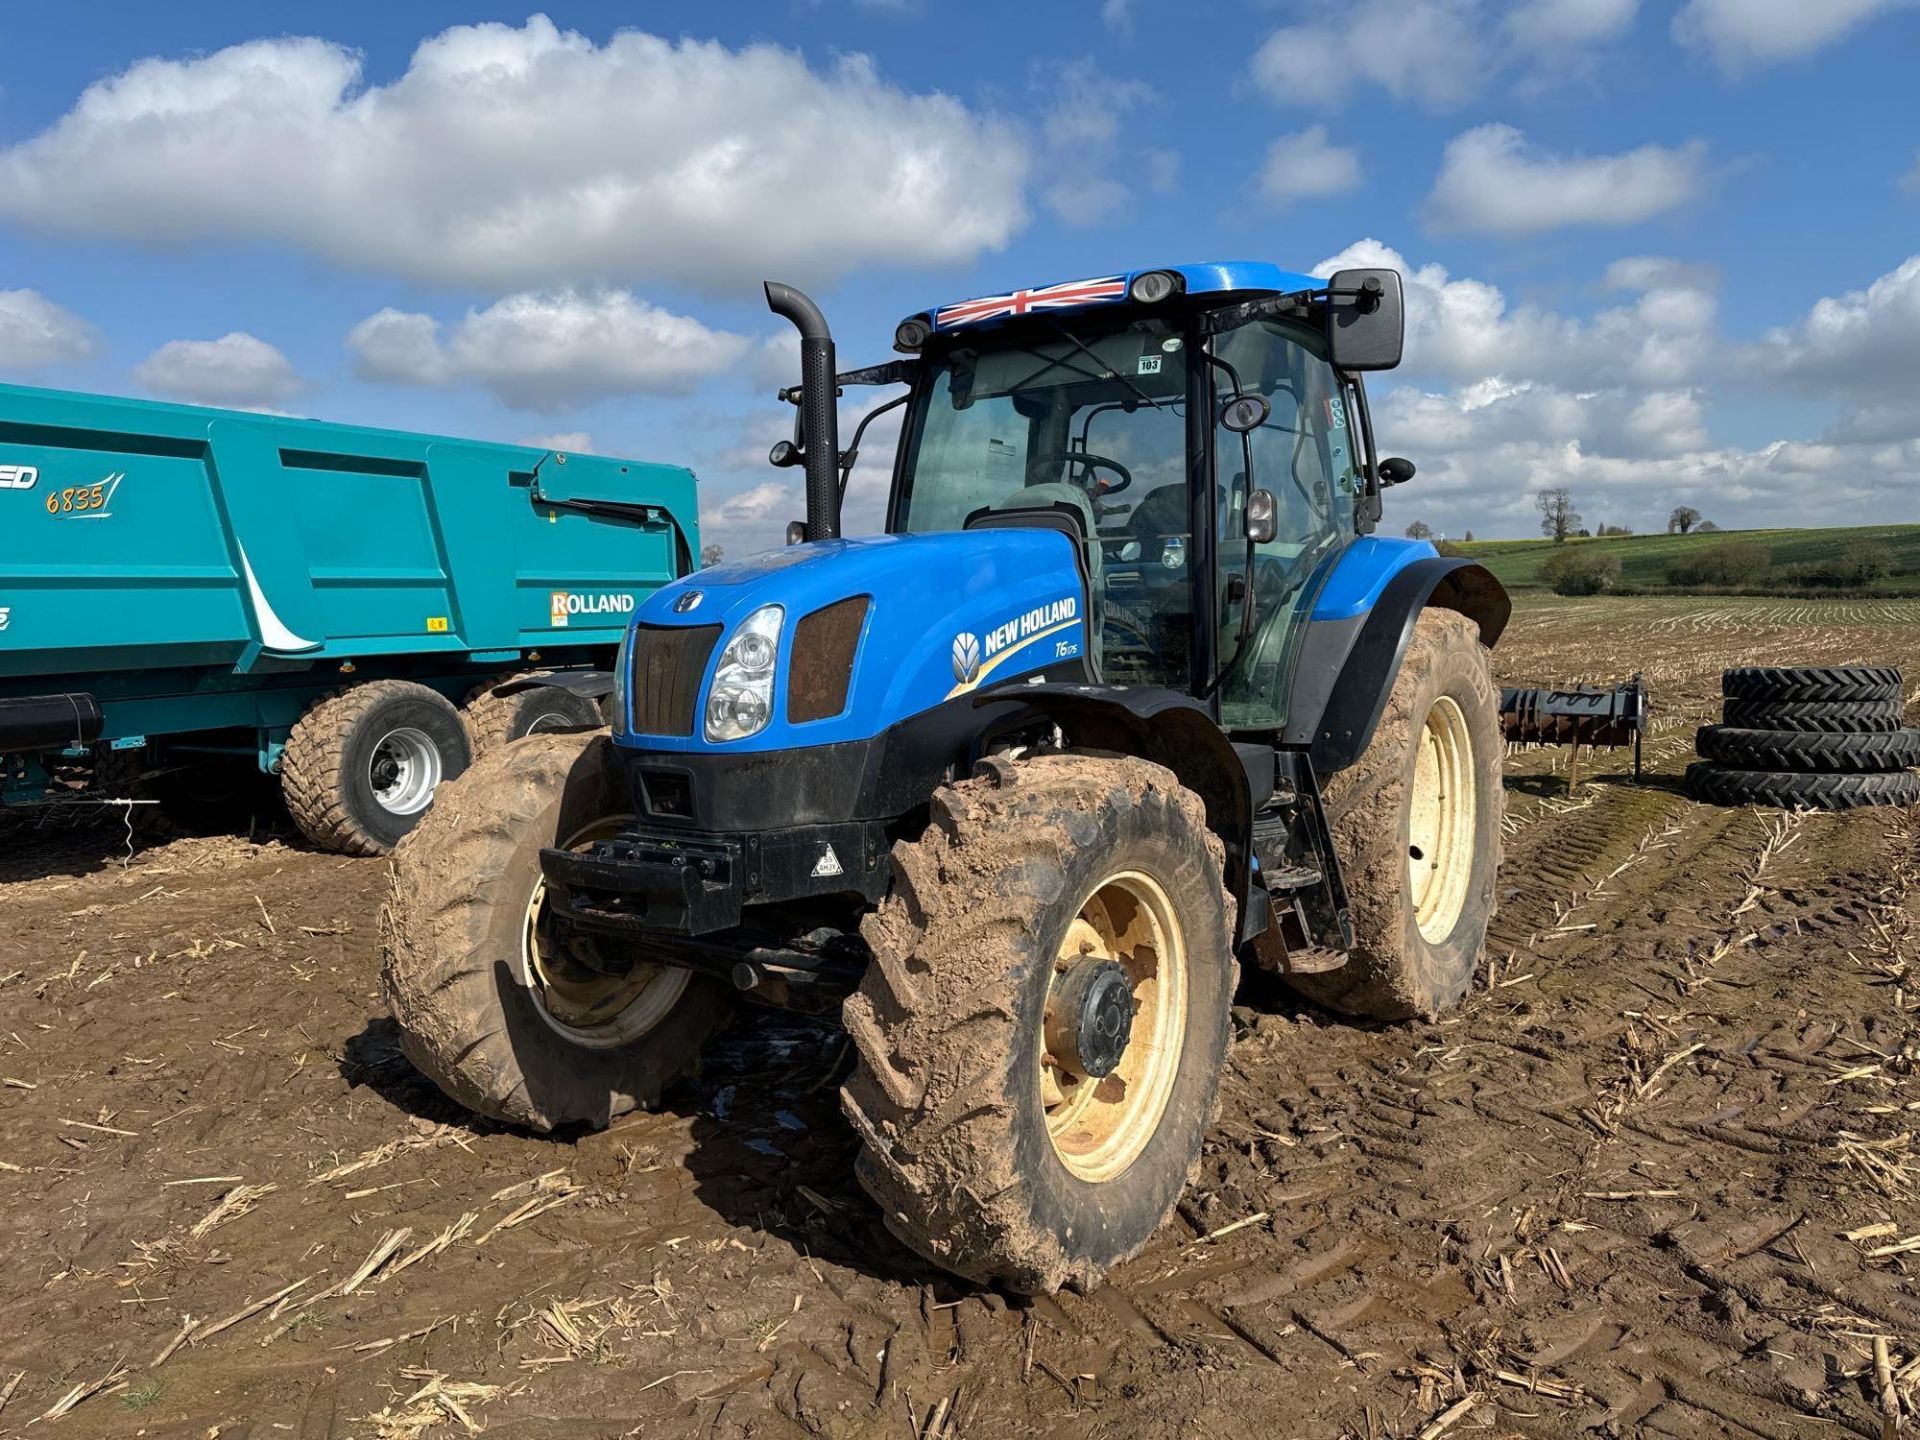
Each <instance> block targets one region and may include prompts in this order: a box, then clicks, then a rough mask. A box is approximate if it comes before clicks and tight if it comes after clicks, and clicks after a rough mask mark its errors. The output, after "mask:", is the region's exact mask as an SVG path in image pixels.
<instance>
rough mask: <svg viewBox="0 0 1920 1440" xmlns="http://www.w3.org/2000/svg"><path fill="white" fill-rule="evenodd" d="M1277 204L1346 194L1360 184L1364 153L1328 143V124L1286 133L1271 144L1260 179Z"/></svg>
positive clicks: (1262, 189)
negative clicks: (1362, 155) (1306, 198)
mask: <svg viewBox="0 0 1920 1440" xmlns="http://www.w3.org/2000/svg"><path fill="white" fill-rule="evenodd" d="M1257 183H1258V185H1259V189H1260V193H1261V194H1262V195H1263V196H1265V197H1266V198H1267V200H1268V201H1269V202H1271V203H1272V204H1274V205H1287V204H1289V203H1291V202H1292V201H1294V200H1297V199H1301V198H1303V197H1309V196H1315V195H1344V194H1346V193H1347V192H1348V191H1350V190H1357V189H1358V188H1359V186H1360V152H1359V151H1358V150H1354V149H1352V148H1350V147H1348V146H1344V145H1330V144H1328V143H1327V127H1326V126H1324V125H1315V126H1312V127H1310V128H1309V129H1306V130H1301V131H1298V132H1296V133H1295V134H1292V135H1282V136H1281V137H1280V138H1279V139H1277V140H1275V141H1274V142H1273V143H1272V144H1271V145H1269V146H1268V147H1267V158H1266V160H1265V161H1264V162H1263V163H1262V165H1261V167H1260V175H1259V179H1258V181H1257Z"/></svg>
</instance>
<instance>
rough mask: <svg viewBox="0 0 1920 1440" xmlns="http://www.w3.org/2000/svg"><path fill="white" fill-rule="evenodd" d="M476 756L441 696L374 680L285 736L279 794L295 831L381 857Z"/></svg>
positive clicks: (327, 700) (323, 703)
mask: <svg viewBox="0 0 1920 1440" xmlns="http://www.w3.org/2000/svg"><path fill="white" fill-rule="evenodd" d="M472 759H473V746H472V743H471V742H470V741H469V740H468V739H467V727H466V724H465V722H463V721H462V720H461V719H460V712H459V711H458V710H456V709H454V708H453V703H452V702H451V701H450V700H448V699H447V698H446V697H445V696H444V695H442V694H440V693H439V692H438V691H437V690H429V689H428V688H427V687H426V686H425V685H418V684H415V683H414V682H413V681H411V680H370V681H368V682H367V683H366V684H364V685H355V686H353V687H351V688H350V689H346V690H338V691H335V692H334V693H333V694H331V695H327V696H324V697H323V698H321V699H319V700H316V701H315V702H314V703H313V704H312V705H311V706H309V707H308V709H307V713H306V714H304V715H302V716H301V717H300V721H299V723H298V724H296V725H295V726H294V727H293V733H292V734H291V735H289V736H288V737H287V746H286V749H285V751H284V752H283V753H282V755H281V760H280V789H281V793H282V794H283V795H284V796H285V797H286V801H287V809H288V810H289V811H290V812H291V813H292V815H293V822H294V824H296V825H298V826H299V827H300V832H301V834H303V835H305V836H306V837H307V839H309V840H311V841H312V842H313V843H314V844H315V845H318V846H319V847H320V848H321V849H323V850H337V851H339V852H340V853H341V854H343V855H384V854H386V853H387V852H388V851H390V850H391V849H393V847H394V846H395V845H396V844H398V843H399V841H400V837H401V836H403V835H405V834H406V833H407V832H408V831H409V830H411V829H413V827H414V826H415V825H417V824H419V823H420V817H421V816H422V815H424V814H425V813H426V811H427V807H428V806H430V805H431V804H432V803H433V796H434V791H435V789H436V788H437V787H438V786H439V785H440V784H441V783H443V782H444V781H447V780H451V779H453V778H455V777H456V776H458V775H459V774H460V773H461V772H462V771H464V770H465V769H466V768H467V766H468V764H469V763H470V762H471V761H472Z"/></svg>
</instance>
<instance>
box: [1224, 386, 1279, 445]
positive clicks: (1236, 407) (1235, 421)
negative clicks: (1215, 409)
mask: <svg viewBox="0 0 1920 1440" xmlns="http://www.w3.org/2000/svg"><path fill="white" fill-rule="evenodd" d="M1272 413H1273V407H1272V406H1271V405H1269V404H1267V401H1266V397H1265V396H1261V395H1236V396H1234V397H1233V399H1231V400H1229V401H1227V403H1226V404H1225V405H1222V406H1221V407H1220V423H1221V425H1222V426H1224V427H1225V428H1226V429H1228V430H1231V431H1233V433H1234V434H1236V435H1244V434H1246V433H1247V432H1248V431H1249V430H1258V429H1259V428H1260V427H1261V426H1262V425H1264V424H1266V423H1267V417H1268V416H1269V415H1271V414H1272Z"/></svg>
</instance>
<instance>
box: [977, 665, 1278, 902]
mask: <svg viewBox="0 0 1920 1440" xmlns="http://www.w3.org/2000/svg"><path fill="white" fill-rule="evenodd" d="M1007 700H1018V701H1020V702H1021V703H1022V704H1024V705H1026V706H1027V707H1028V710H1027V711H1026V712H1024V713H1026V714H1033V715H1040V716H1045V717H1046V718H1047V719H1049V720H1052V721H1053V722H1054V724H1056V725H1058V726H1059V727H1060V730H1061V733H1062V734H1064V735H1065V736H1066V738H1067V742H1068V744H1069V745H1070V746H1071V747H1072V748H1074V749H1076V750H1110V751H1113V752H1115V753H1118V754H1124V755H1137V756H1138V757H1139V758H1140V759H1142V760H1151V761H1152V762H1153V763H1154V764H1156V765H1164V766H1166V768H1167V769H1169V770H1171V771H1172V772H1173V773H1174V775H1175V777H1176V778H1178V779H1179V781H1180V783H1181V784H1182V785H1184V786H1185V787H1186V788H1187V789H1189V790H1191V791H1193V793H1194V794H1196V795H1198V796H1199V797H1200V800H1201V802H1202V803H1203V804H1204V805H1205V806H1206V808H1207V828H1209V829H1210V830H1212V831H1213V833H1214V834H1216V835H1218V836H1219V837H1220V841H1221V843H1222V844H1223V845H1224V846H1225V847H1226V852H1227V868H1226V874H1225V875H1224V876H1223V877H1222V878H1223V879H1224V881H1225V882H1226V886H1227V891H1228V893H1229V894H1231V895H1232V896H1233V900H1234V905H1235V906H1236V907H1237V909H1236V914H1237V915H1239V916H1240V917H1241V919H1240V924H1241V925H1242V927H1243V928H1244V926H1245V923H1246V918H1245V917H1246V914H1247V887H1248V884H1249V876H1250V874H1251V868H1252V867H1251V865H1250V863H1249V858H1250V854H1251V852H1250V850H1249V848H1248V847H1249V844H1250V842H1251V839H1252V835H1253V789H1252V786H1251V784H1250V782H1249V779H1248V771H1247V768H1246V765H1245V764H1243V763H1242V761H1241V758H1240V755H1239V752H1238V751H1236V750H1235V749H1234V746H1233V742H1232V741H1230V740H1229V739H1228V738H1227V736H1226V732H1224V731H1223V730H1221V728H1220V727H1219V725H1218V724H1216V723H1215V722H1214V719H1213V716H1211V715H1210V714H1208V713H1207V710H1206V707H1205V706H1203V705H1202V704H1201V703H1200V702H1199V701H1197V700H1195V699H1193V698H1192V697H1191V696H1187V695H1182V694H1180V693H1178V692H1177V691H1173V690H1162V689H1156V688H1153V687H1150V686H1149V687H1138V686H1126V687H1119V686H1101V685H1020V686H1005V687H1002V688H999V689H995V690H989V691H986V692H983V693H982V694H981V695H980V696H979V697H978V698H977V699H976V701H975V702H974V703H975V704H978V705H989V704H994V703H997V702H1003V701H1007ZM1019 725H1020V719H1019V717H1010V718H1009V719H1008V720H1006V721H1003V722H1001V725H1000V726H999V728H1001V729H1006V730H1011V729H1017V728H1019ZM1255 748H1256V749H1261V750H1264V751H1265V754H1266V757H1267V763H1268V766H1269V771H1270V768H1271V764H1272V750H1271V748H1270V747H1255ZM1267 788H1268V790H1269V791H1271V790H1272V788H1273V787H1272V783H1271V779H1270V778H1269V783H1268V785H1267ZM1262 798H1263V799H1264V798H1265V797H1264V796H1263V797H1262Z"/></svg>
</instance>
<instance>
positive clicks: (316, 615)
mask: <svg viewBox="0 0 1920 1440" xmlns="http://www.w3.org/2000/svg"><path fill="white" fill-rule="evenodd" d="M694 484H695V482H694V477H693V475H692V473H691V472H690V471H688V470H686V469H684V468H681V467H679V466H672V465H659V464H649V463H644V462H640V461H634V460H617V459H609V458H604V457H600V456H590V455H575V454H563V453H559V452H555V451H549V450H542V449H538V448H532V447H527V446H519V445H498V444H483V443H478V442H474V441H466V440H456V439H449V438H443V437H438V436H430V435H416V434H409V433H403V432H398V431H390V430H378V429H368V428H362V427H358V426H348V425H335V424H327V423H322V422H319V421H314V420H305V419H290V418H280V417H274V416H267V415H257V414H248V413H242V412H233V411H224V410H213V409H204V408H199V407H193V406H183V405H171V404H162V403H156V402H151V401H143V400H131V399H118V398H109V397H102V396H94V395H82V394H72V393H66V392H60V391H52V390H42V389H35V388H29V387H24V386H12V385H0V755H5V756H7V759H6V762H5V763H6V769H5V781H6V783H5V790H4V792H3V795H4V800H5V801H6V802H7V803H21V802H23V801H30V800H34V799H38V798H41V797H42V795H43V793H44V792H45V789H46V782H47V776H48V772H49V770H50V768H52V765H53V763H54V762H56V761H57V760H58V759H59V758H61V757H65V758H73V757H76V756H80V755H83V754H86V753H89V752H91V751H92V749H93V747H96V746H104V747H106V748H108V749H110V750H114V751H133V750H148V749H150V751H151V754H152V757H153V758H154V759H155V760H157V761H164V760H165V759H166V758H167V756H168V755H182V754H188V753H210V752H212V751H218V752H220V753H226V754H233V753H236V752H245V753H246V754H248V755H250V756H251V758H252V760H253V762H254V764H255V765H256V766H257V767H258V768H259V769H260V770H262V771H267V772H272V771H274V770H275V769H276V768H277V767H278V766H279V764H280V759H281V749H282V747H283V746H284V745H285V743H286V741H287V739H288V737H289V734H290V733H291V731H292V729H293V727H294V726H295V725H296V724H297V723H298V722H299V721H300V720H301V718H302V716H303V715H305V714H306V713H307V712H308V711H309V709H310V708H311V707H312V706H313V705H314V703H315V701H316V700H318V699H319V698H320V697H321V696H323V695H325V694H327V693H329V692H332V691H335V690H338V689H339V688H340V687H342V686H346V685H352V684H356V683H364V682H368V681H372V680H378V679H389V680H404V681H409V682H414V683H418V684H421V685H424V686H426V687H428V688H429V689H431V690H433V691H435V692H437V693H438V694H440V695H442V696H444V697H445V698H447V699H448V700H449V701H452V702H454V703H455V704H458V703H460V702H461V701H462V700H464V699H465V698H466V697H467V696H468V695H469V694H470V693H471V692H472V691H473V690H474V687H475V686H476V685H478V684H480V683H481V682H482V681H484V680H486V679H488V678H490V677H494V676H500V675H505V674H513V673H517V672H525V671H528V670H534V669H575V668H598V669H601V670H605V669H608V668H609V667H610V665H611V662H612V658H613V655H614V651H615V649H616V647H617V646H618V644H619V641H620V637H621V635H622V633H623V632H624V630H625V627H626V622H627V620H628V618H629V617H630V616H631V615H632V613H633V612H634V610H635V609H636V607H637V606H638V605H639V604H640V603H641V602H642V601H643V600H645V599H646V597H647V596H648V595H650V594H651V593H652V592H653V591H654V590H655V589H656V588H658V586H660V585H661V584H663V583H664V582H666V581H668V580H670V579H672V578H674V577H675V576H677V575H682V574H685V573H686V572H687V571H688V570H689V569H691V568H692V557H693V556H694V555H696V554H698V548H699V537H698V529H697V520H696V512H695V500H694ZM68 717H70V718H71V719H72V722H73V724H72V728H71V730H70V732H69V731H68V730H67V729H66V726H65V720H66V718H68Z"/></svg>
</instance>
